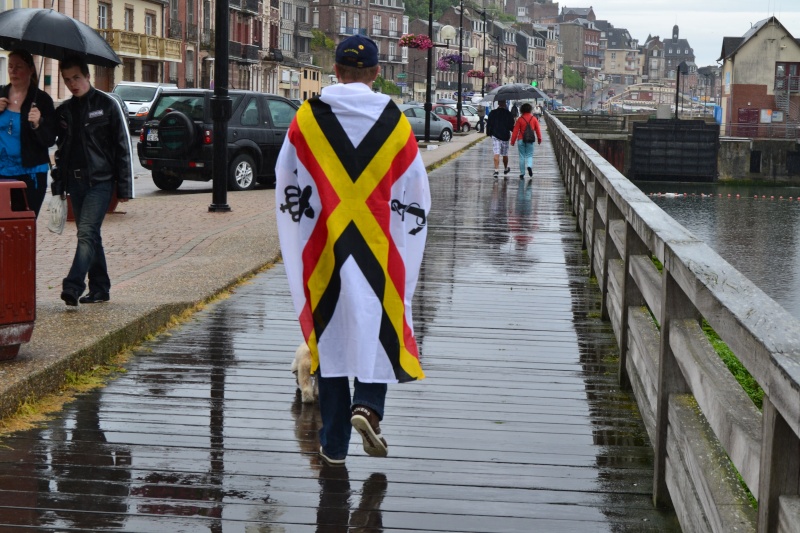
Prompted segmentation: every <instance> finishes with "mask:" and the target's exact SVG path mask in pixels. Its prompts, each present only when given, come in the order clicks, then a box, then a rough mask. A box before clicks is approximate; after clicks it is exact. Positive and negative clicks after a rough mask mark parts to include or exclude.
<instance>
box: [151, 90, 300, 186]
mask: <svg viewBox="0 0 800 533" xmlns="http://www.w3.org/2000/svg"><path fill="white" fill-rule="evenodd" d="M213 94H214V92H213V91H211V90H207V89H172V90H164V91H162V92H161V93H160V94H159V95H158V98H157V99H156V101H155V103H154V104H153V107H152V108H151V109H150V112H149V113H148V115H147V120H146V121H145V123H144V125H143V126H142V131H141V134H140V136H139V143H138V144H137V151H138V154H139V161H140V162H141V164H142V166H144V167H145V168H146V169H148V170H151V171H152V174H153V183H155V185H156V187H158V188H159V189H162V190H165V191H172V190H175V189H177V188H178V187H180V186H181V183H183V181H184V180H191V181H209V180H211V178H212V154H213V149H214V140H215V139H214V122H213V119H212V117H211V97H212V96H213ZM228 94H229V96H230V98H231V100H232V109H233V113H232V114H231V118H230V120H229V121H228V189H229V190H232V191H243V190H247V189H252V188H253V187H255V185H256V182H258V183H263V184H266V185H269V186H274V185H275V161H276V160H277V158H278V152H279V151H280V149H281V146H282V145H283V139H284V137H286V132H287V130H288V129H289V125H290V124H291V122H292V119H293V118H294V115H295V113H297V105H295V104H294V103H292V102H290V101H289V100H287V99H286V98H283V97H282V96H276V95H273V94H265V93H261V92H256V91H230V92H229V93H228Z"/></svg>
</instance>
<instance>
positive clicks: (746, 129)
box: [720, 122, 800, 139]
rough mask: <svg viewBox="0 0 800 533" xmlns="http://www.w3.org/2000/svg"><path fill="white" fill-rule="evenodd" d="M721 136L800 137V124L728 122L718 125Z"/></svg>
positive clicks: (755, 137) (748, 137)
mask: <svg viewBox="0 0 800 533" xmlns="http://www.w3.org/2000/svg"><path fill="white" fill-rule="evenodd" d="M720 127H721V128H722V129H721V131H720V135H721V136H723V137H744V138H747V139H800V125H798V124H792V123H786V122H776V123H771V124H749V123H728V124H723V125H722V126H720Z"/></svg>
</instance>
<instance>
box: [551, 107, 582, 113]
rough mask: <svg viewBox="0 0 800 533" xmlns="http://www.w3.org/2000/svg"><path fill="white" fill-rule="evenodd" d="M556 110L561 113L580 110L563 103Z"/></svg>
mask: <svg viewBox="0 0 800 533" xmlns="http://www.w3.org/2000/svg"><path fill="white" fill-rule="evenodd" d="M556 111H557V112H559V113H577V112H578V110H577V109H575V108H574V107H572V106H568V105H562V106H561V107H559V108H558V109H557V110H556Z"/></svg>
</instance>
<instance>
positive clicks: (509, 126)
mask: <svg viewBox="0 0 800 533" xmlns="http://www.w3.org/2000/svg"><path fill="white" fill-rule="evenodd" d="M513 129H514V117H512V116H511V112H509V110H508V109H507V108H506V102H505V100H498V101H497V109H493V110H492V111H491V112H490V113H489V119H488V120H487V121H486V135H488V136H490V137H491V138H492V150H493V151H494V177H495V178H496V177H498V176H499V169H498V167H499V166H500V156H503V167H504V170H503V174H504V175H506V176H507V175H508V173H509V172H511V169H510V168H509V167H508V141H509V140H510V139H511V130H513Z"/></svg>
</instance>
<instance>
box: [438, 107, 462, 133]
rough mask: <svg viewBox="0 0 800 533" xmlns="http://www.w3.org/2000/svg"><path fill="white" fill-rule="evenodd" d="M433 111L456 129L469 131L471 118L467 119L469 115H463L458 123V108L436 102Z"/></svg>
mask: <svg viewBox="0 0 800 533" xmlns="http://www.w3.org/2000/svg"><path fill="white" fill-rule="evenodd" d="M433 112H434V113H435V114H436V115H438V116H439V117H441V118H443V119H445V120H446V121H448V122H449V123H450V124H451V125H452V126H453V130H454V131H465V132H466V131H469V120H467V117H465V116H464V115H462V116H461V123H460V124H458V125H457V124H456V119H457V118H458V117H457V116H456V110H455V109H453V108H452V107H451V106H450V105H446V104H436V105H434V106H433Z"/></svg>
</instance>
